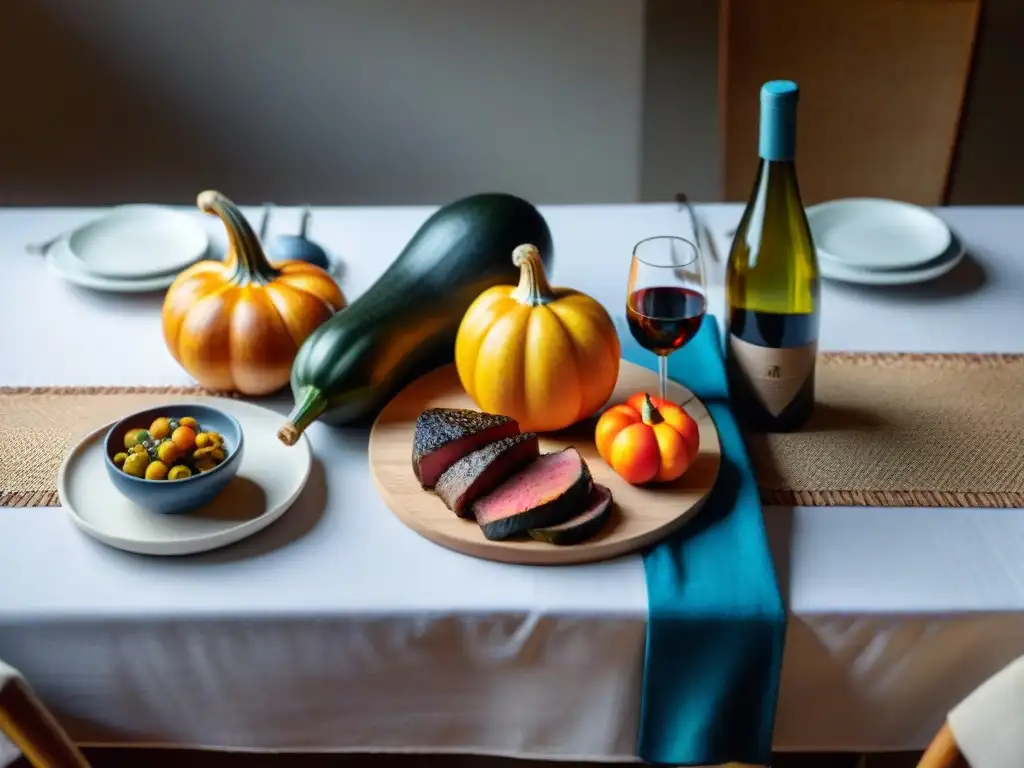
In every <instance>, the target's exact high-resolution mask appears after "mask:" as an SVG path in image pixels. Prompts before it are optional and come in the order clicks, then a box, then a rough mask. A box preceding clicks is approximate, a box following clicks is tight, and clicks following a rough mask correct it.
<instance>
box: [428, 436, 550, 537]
mask: <svg viewBox="0 0 1024 768" xmlns="http://www.w3.org/2000/svg"><path fill="white" fill-rule="evenodd" d="M539 455H540V443H538V441H537V435H535V434H534V433H532V432H521V433H519V434H518V435H512V436H511V437H505V438H502V439H501V440H496V441H494V442H493V443H488V444H487V445H485V446H484V447H483V448H478V449H477V450H475V451H473V452H472V453H470V454H467V455H466V456H463V457H462V458H461V459H459V460H458V461H456V462H455V463H454V464H452V465H451V466H450V467H448V469H446V470H445V471H444V472H443V473H442V474H441V476H440V477H439V478H438V479H437V483H436V485H435V486H434V490H435V491H436V492H437V495H438V496H440V497H441V500H442V501H444V503H445V504H447V505H448V509H450V510H452V511H454V512H455V514H457V515H458V516H459V517H469V516H470V515H471V514H472V511H471V508H470V506H469V504H470V502H472V501H474V500H476V499H478V498H480V497H481V496H483V495H484V494H485V493H488V492H489V491H491V490H493V489H494V488H496V487H497V486H498V485H499V484H500V483H501V481H502V480H504V479H505V478H507V477H509V476H510V475H511V474H512V473H513V472H515V471H516V470H517V469H519V468H520V467H522V466H523V465H524V464H526V463H528V462H530V461H533V460H534V459H536V458H537V457H538V456H539Z"/></svg>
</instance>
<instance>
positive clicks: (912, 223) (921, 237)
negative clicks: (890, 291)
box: [807, 198, 951, 270]
mask: <svg viewBox="0 0 1024 768" xmlns="http://www.w3.org/2000/svg"><path fill="white" fill-rule="evenodd" d="M807 221H808V223H809V224H810V227H811V234H812V236H813V238H814V246H815V248H816V249H817V250H818V256H819V261H821V262H822V263H825V262H830V263H835V264H837V265H840V266H844V267H850V268H852V269H860V270H868V269H870V270H889V269H909V268H911V267H919V266H922V265H924V264H927V263H928V262H930V261H934V260H935V259H937V258H939V257H940V256H941V255H942V254H944V253H945V252H946V251H947V249H948V248H949V244H950V240H951V234H950V231H949V227H947V226H946V224H945V222H943V221H942V219H940V218H939V217H938V216H936V215H935V214H934V213H932V212H931V211H928V210H926V209H924V208H921V207H919V206H916V205H911V204H910V203H902V202H899V201H896V200H881V199H873V198H849V199H844V200H830V201H829V202H826V203H820V204H819V205H814V206H811V207H810V208H808V209H807Z"/></svg>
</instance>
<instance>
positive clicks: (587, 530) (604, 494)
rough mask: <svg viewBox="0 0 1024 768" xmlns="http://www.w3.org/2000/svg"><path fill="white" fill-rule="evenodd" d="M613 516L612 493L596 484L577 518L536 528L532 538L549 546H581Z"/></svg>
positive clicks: (531, 533) (531, 532)
mask: <svg viewBox="0 0 1024 768" xmlns="http://www.w3.org/2000/svg"><path fill="white" fill-rule="evenodd" d="M611 516H612V492H611V491H610V490H608V488H606V487H605V486H603V485H599V484H598V483H594V484H593V486H592V488H591V489H590V498H589V499H588V500H587V504H586V506H585V507H584V508H583V509H582V511H580V513H579V514H578V515H576V516H575V517H570V518H569V519H568V520H566V521H565V522H564V523H560V524H559V525H552V526H550V527H548V528H534V529H533V530H531V531H530V536H531V537H533V538H534V539H536V540H537V541H546V542H548V543H549V544H558V545H568V544H579V543H580V542H581V541H585V540H586V539H589V538H590V537H591V536H593V535H595V534H596V533H597V532H598V531H600V530H601V529H602V528H604V527H605V525H607V523H608V519H609V518H610V517H611Z"/></svg>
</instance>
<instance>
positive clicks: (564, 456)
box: [473, 447, 591, 540]
mask: <svg viewBox="0 0 1024 768" xmlns="http://www.w3.org/2000/svg"><path fill="white" fill-rule="evenodd" d="M590 485H591V479H590V469H589V468H588V467H587V463H586V462H585V461H584V460H583V457H582V456H580V454H579V451H577V450H576V449H575V448H572V447H569V448H565V449H563V450H561V451H558V452H557V453H545V454H544V455H543V456H541V457H540V458H538V459H536V460H534V461H533V462H531V463H530V464H527V465H526V466H525V467H524V468H522V469H521V470H519V471H518V472H516V473H515V474H514V475H512V476H511V477H510V478H508V479H507V480H505V482H503V483H502V484H501V485H499V486H498V487H497V488H495V489H494V490H493V491H491V492H490V493H488V494H487V495H486V496H484V497H482V498H480V499H478V500H477V501H475V502H474V503H473V515H474V517H476V521H477V523H478V524H479V525H480V529H481V530H482V531H483V534H484V536H486V537H487V538H488V539H492V540H501V539H507V538H509V537H511V536H518V535H520V534H524V533H526V532H527V531H529V530H530V529H531V528H546V527H548V526H551V525H558V524H559V523H564V522H565V521H566V520H568V519H569V518H571V517H572V516H574V515H576V514H578V513H579V512H580V510H581V509H583V507H584V506H585V505H586V503H587V498H588V497H589V495H590Z"/></svg>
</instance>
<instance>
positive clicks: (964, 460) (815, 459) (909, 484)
mask: <svg viewBox="0 0 1024 768" xmlns="http://www.w3.org/2000/svg"><path fill="white" fill-rule="evenodd" d="M817 376H818V382H817V383H818V386H817V401H818V403H817V407H816V409H815V414H814V416H813V417H812V419H811V420H810V422H809V423H808V424H807V425H805V427H804V428H803V429H802V430H800V431H799V432H794V433H791V434H773V435H764V436H750V437H749V438H748V443H749V446H750V451H751V456H752V458H753V460H754V465H755V468H756V471H757V477H758V484H759V485H760V487H761V496H762V500H763V501H764V502H765V503H769V504H772V503H774V504H802V505H808V506H839V505H855V506H856V505H864V506H883V507H884V506H890V507H891V506H938V507H1024V355H907V354H847V353H840V354H835V353H826V354H822V355H821V356H820V358H819V360H818V369H817ZM204 394H209V393H206V392H204V391H202V390H200V389H198V388H192V387H161V388H148V387H131V388H129V387H115V388H95V387H76V388H47V389H29V388H3V387H0V507H13V506H28V507H32V506H52V505H56V504H58V503H59V500H58V498H57V487H56V486H57V472H58V470H59V468H60V464H61V462H62V461H63V459H64V456H65V455H66V454H67V452H68V451H69V450H70V448H71V446H72V445H73V444H74V442H75V440H77V439H78V438H79V437H80V436H81V435H83V434H84V433H86V432H88V431H90V430H92V429H96V428H98V427H100V426H102V425H104V424H106V423H108V422H110V421H113V420H114V419H116V418H119V417H120V416H121V415H123V414H125V413H127V412H130V411H132V410H139V409H142V408H145V407H147V406H149V405H152V404H156V403H159V402H161V401H167V400H169V399H176V398H178V397H180V396H195V395H204Z"/></svg>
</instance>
